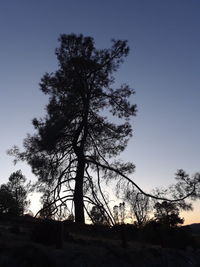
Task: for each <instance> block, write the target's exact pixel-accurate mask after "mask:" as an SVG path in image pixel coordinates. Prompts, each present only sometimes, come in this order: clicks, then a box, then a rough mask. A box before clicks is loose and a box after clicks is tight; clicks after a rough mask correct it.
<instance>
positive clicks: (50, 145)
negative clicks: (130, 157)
mask: <svg viewBox="0 0 200 267" xmlns="http://www.w3.org/2000/svg"><path fill="white" fill-rule="evenodd" d="M59 41H60V47H59V48H58V49H56V56H57V58H58V63H59V68H58V70H57V71H56V72H55V73H51V74H45V75H44V76H43V78H42V79H41V83H40V87H41V90H42V92H44V93H45V94H47V95H49V103H48V105H47V107H46V111H47V114H46V117H45V118H44V119H39V120H38V119H34V120H33V125H34V127H35V129H36V134H35V135H32V136H31V135H29V136H28V137H27V138H26V139H25V142H24V146H25V152H24V153H19V154H18V155H19V157H20V158H21V159H25V160H26V161H27V162H28V163H29V164H30V165H31V167H32V170H33V172H34V173H35V174H36V175H37V176H38V177H39V183H51V185H52V187H53V195H54V203H58V205H64V203H66V201H70V200H71V201H72V202H73V203H74V211H75V221H76V222H79V223H84V221H85V219H84V201H85V202H90V203H92V204H93V205H96V204H97V206H101V207H102V209H103V207H107V208H108V205H107V202H106V200H105V198H104V196H103V192H102V190H101V185H100V184H101V182H100V175H99V173H100V171H102V170H103V169H104V170H106V169H107V168H105V167H104V168H101V167H100V165H99V164H106V165H111V162H108V160H109V159H110V158H111V157H115V156H117V155H119V154H120V152H122V151H123V150H124V149H125V147H126V145H127V141H128V138H129V137H130V136H131V132H132V129H131V125H130V123H129V119H130V118H131V116H133V115H135V112H136V106H135V105H131V104H130V103H129V101H128V99H129V97H130V96H131V95H132V94H134V91H133V90H132V89H130V88H129V86H127V85H126V84H123V85H121V86H120V87H119V88H117V89H114V88H112V85H113V83H114V77H113V74H114V72H116V71H117V69H118V68H119V66H120V64H121V63H122V62H123V59H124V58H125V57H126V56H127V55H128V52H129V48H128V46H127V42H126V41H121V40H117V41H116V40H113V41H112V46H111V48H109V49H96V48H95V46H94V41H93V38H91V37H83V36H82V35H78V36H77V35H74V34H71V35H61V36H60V38H59ZM107 112H109V113H110V114H111V117H117V118H118V119H120V120H122V123H121V124H119V125H117V124H115V123H114V122H112V121H109V120H108V118H107V117H106V114H107ZM16 152H17V149H16V148H15V153H16ZM115 165H118V166H120V169H121V170H123V171H125V172H130V171H132V170H133V168H134V166H133V164H122V163H120V164H118V163H115ZM91 170H92V173H91ZM94 173H96V177H94ZM105 175H106V173H104V178H105ZM63 191H65V192H63ZM63 193H64V194H63ZM99 193H100V195H101V196H100V197H99V196H98V194H99ZM100 198H101V200H100ZM102 201H104V205H103V204H102ZM107 213H108V215H109V216H110V217H111V212H109V211H107ZM111 220H112V218H111Z"/></svg>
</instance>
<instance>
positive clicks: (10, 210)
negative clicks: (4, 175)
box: [0, 170, 29, 216]
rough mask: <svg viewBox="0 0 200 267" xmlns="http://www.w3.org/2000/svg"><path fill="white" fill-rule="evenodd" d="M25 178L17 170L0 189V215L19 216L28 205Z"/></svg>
mask: <svg viewBox="0 0 200 267" xmlns="http://www.w3.org/2000/svg"><path fill="white" fill-rule="evenodd" d="M25 181H26V178H25V176H24V175H22V173H21V171H20V170H18V171H16V172H13V173H12V174H11V175H10V177H9V181H8V183H7V184H3V185H1V187H0V214H10V215H17V216H21V215H23V214H24V211H25V210H26V209H27V207H28V205H29V201H28V200H27V194H28V191H27V188H26V186H25Z"/></svg>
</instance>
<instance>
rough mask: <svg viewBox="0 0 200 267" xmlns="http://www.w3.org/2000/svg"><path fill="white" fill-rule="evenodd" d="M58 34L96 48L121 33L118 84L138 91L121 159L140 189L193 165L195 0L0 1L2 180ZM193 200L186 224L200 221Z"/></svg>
mask: <svg viewBox="0 0 200 267" xmlns="http://www.w3.org/2000/svg"><path fill="white" fill-rule="evenodd" d="M61 33H66V34H68V33H76V34H79V33H82V34H84V35H89V36H92V37H94V39H95V42H96V46H97V47H98V48H108V47H109V46H110V40H111V39H112V38H115V39H127V40H128V41H129V46H130V49H131V51H130V55H129V56H128V58H127V60H126V61H125V63H124V64H123V66H122V67H121V68H120V70H119V72H118V73H117V75H116V83H117V84H119V83H124V82H126V83H128V84H129V85H130V86H131V87H132V88H134V89H135V90H136V95H135V96H134V97H133V98H132V101H133V103H136V104H137V105H138V113H137V117H136V118H134V119H133V121H132V123H133V128H134V134H133V137H132V139H131V140H130V142H129V146H128V148H127V150H126V152H124V153H123V155H122V158H123V159H124V160H128V161H133V162H134V163H135V165H136V172H135V174H134V176H133V177H134V180H135V181H136V182H137V183H138V184H139V185H140V186H141V187H142V188H144V189H145V190H151V189H152V188H154V187H156V186H158V187H160V186H168V185H170V184H171V183H172V182H173V178H174V173H175V172H176V170H177V169H179V168H183V169H184V170H185V171H186V172H188V173H189V174H194V173H195V172H198V171H200V165H199V163H200V138H199V132H200V122H199V116H200V105H199V101H200V88H199V87H200V75H199V72H200V52H199V49H200V2H199V0H123V1H122V0H101V1H98V0H84V1H82V0H72V1H70V0H57V1H56V0H34V1H33V0H32V1H31V0H30V1H27V0H17V1H16V0H1V1H0V37H1V42H0V123H1V131H0V140H1V145H0V183H3V182H6V181H7V179H8V177H9V175H10V174H11V173H12V172H13V171H15V170H17V169H20V168H21V169H22V171H23V173H24V174H25V175H26V176H27V178H32V177H33V175H32V174H31V171H30V168H29V167H27V166H26V164H22V163H20V164H17V165H16V166H14V165H13V164H12V160H13V159H12V158H11V157H9V156H7V155H6V150H7V149H9V148H11V147H12V146H13V145H14V144H15V145H18V146H21V145H22V142H23V139H24V137H25V136H26V134H27V133H28V132H30V133H31V132H33V128H32V126H31V120H32V118H33V117H38V116H43V114H44V105H45V103H47V98H46V97H45V96H44V95H43V94H42V93H41V92H40V91H39V86H38V83H39V82H40V79H41V77H42V76H43V74H44V73H45V72H51V71H55V70H56V68H57V62H56V57H55V55H54V50H55V48H56V47H57V46H58V42H57V39H58V37H59V35H60V34H61ZM199 214H200V204H199V202H198V203H197V204H196V205H195V211H194V212H191V213H189V215H186V216H185V218H186V223H189V222H200V215H199Z"/></svg>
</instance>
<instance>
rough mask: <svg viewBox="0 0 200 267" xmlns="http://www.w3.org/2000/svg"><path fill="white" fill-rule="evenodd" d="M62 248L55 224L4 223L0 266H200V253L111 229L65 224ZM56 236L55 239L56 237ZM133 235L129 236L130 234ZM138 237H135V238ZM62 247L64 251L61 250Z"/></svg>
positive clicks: (1, 223) (0, 226)
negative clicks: (152, 242) (156, 243)
mask: <svg viewBox="0 0 200 267" xmlns="http://www.w3.org/2000/svg"><path fill="white" fill-rule="evenodd" d="M63 225H64V227H63V229H62V236H63V240H62V244H61V243H59V242H60V240H59V238H58V236H59V231H58V229H59V228H58V229H56V228H55V224H53V223H50V224H49V223H48V224H44V222H42V221H40V220H36V219H33V218H12V219H11V218H9V219H3V220H2V219H1V221H0V251H1V253H0V266H3V267H8V266H12V267H34V266H37V267H45V266H48V267H54V266H56V267H64V266H65V267H66V266H72V267H73V266H75V267H76V266H77V267H80V266H84V267H86V266H87V267H90V266H91V267H93V266H95V267H96V266H97V267H101V266H105V267H106V266H116V267H118V266H120V267H122V266H124V267H126V266H127V267H129V266H133V267H134V266H141V267H146V266H152V267H155V266H157V267H159V266H162V267H165V266H170V267H173V266H174V267H177V266H181V267H187V266H199V265H200V249H199V248H197V247H196V248H195V247H194V248H192V247H191V246H190V247H189V246H188V247H184V248H170V247H166V246H165V247H164V246H163V245H162V246H161V245H155V244H150V243H147V242H144V241H140V242H139V241H138V240H134V238H130V236H127V237H126V242H125V244H124V240H123V236H122V235H121V232H118V230H117V231H111V230H109V229H108V228H101V227H96V228H95V227H93V226H84V227H80V226H78V225H75V224H73V223H64V224H63ZM53 230H55V231H54V233H56V234H55V235H54V234H53ZM127 233H128V234H129V232H128V231H127ZM133 236H134V234H133ZM60 245H61V246H62V248H59V247H60Z"/></svg>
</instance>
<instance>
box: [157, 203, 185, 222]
mask: <svg viewBox="0 0 200 267" xmlns="http://www.w3.org/2000/svg"><path fill="white" fill-rule="evenodd" d="M154 208H155V210H156V212H155V213H154V216H155V218H156V221H158V222H159V223H161V224H163V225H166V226H169V227H175V226H177V225H178V224H183V222H184V219H182V218H180V217H179V209H178V207H177V205H176V203H170V202H167V201H163V202H162V203H159V202H157V203H156V204H155V206H154Z"/></svg>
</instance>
